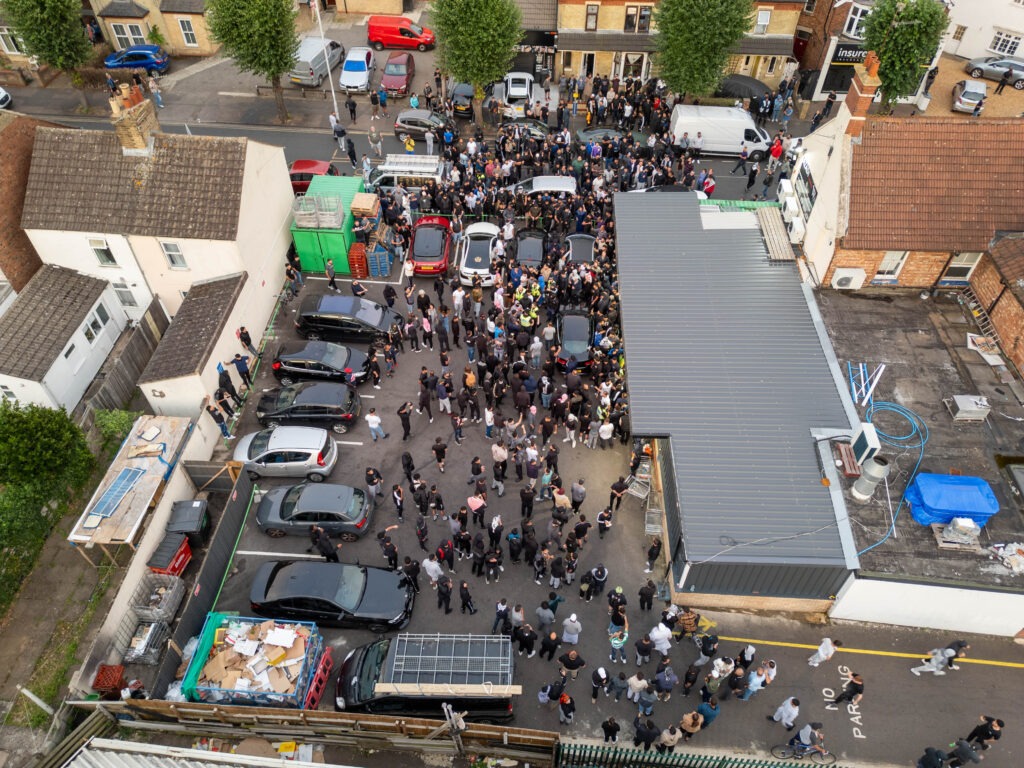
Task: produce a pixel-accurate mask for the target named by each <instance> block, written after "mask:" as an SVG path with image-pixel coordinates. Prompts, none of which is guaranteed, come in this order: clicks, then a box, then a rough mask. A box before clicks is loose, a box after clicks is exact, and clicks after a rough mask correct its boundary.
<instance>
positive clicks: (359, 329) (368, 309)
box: [295, 294, 402, 344]
mask: <svg viewBox="0 0 1024 768" xmlns="http://www.w3.org/2000/svg"><path fill="white" fill-rule="evenodd" d="M401 324H402V316H401V315H399V314H398V313H397V312H395V311H394V310H392V309H388V308H387V307H384V306H381V305H380V304H378V303H377V302H375V301H370V300H369V299H360V298H357V297H355V296H338V295H335V294H326V295H317V294H310V295H308V296H306V297H305V298H303V300H302V303H301V304H300V305H299V309H298V311H297V312H296V313H295V332H296V333H298V334H299V336H301V337H302V338H304V339H309V340H310V341H320V340H324V341H356V342H364V343H367V344H383V343H384V342H385V341H387V340H388V338H389V337H390V336H391V334H392V332H393V331H396V330H397V329H396V326H398V327H400V326H401Z"/></svg>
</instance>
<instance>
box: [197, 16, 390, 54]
mask: <svg viewBox="0 0 1024 768" xmlns="http://www.w3.org/2000/svg"><path fill="white" fill-rule="evenodd" d="M178 26H179V27H181V36H182V37H183V38H184V39H185V45H187V46H188V47H189V48H198V47H199V41H198V40H197V39H196V31H195V30H194V29H193V28H192V19H178ZM403 31H404V30H403Z"/></svg>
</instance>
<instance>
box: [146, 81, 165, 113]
mask: <svg viewBox="0 0 1024 768" xmlns="http://www.w3.org/2000/svg"><path fill="white" fill-rule="evenodd" d="M146 86H147V87H148V88H149V92H150V94H152V96H153V101H155V102H156V106H157V108H159V109H163V108H164V97H163V93H162V92H161V90H160V83H159V82H157V79H156V75H150V76H149V80H147V81H146Z"/></svg>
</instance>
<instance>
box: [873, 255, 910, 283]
mask: <svg viewBox="0 0 1024 768" xmlns="http://www.w3.org/2000/svg"><path fill="white" fill-rule="evenodd" d="M909 253H910V251H886V252H885V256H884V257H883V258H882V263H881V264H879V265H878V271H877V272H875V280H882V281H885V282H895V281H896V276H897V275H899V273H900V270H901V269H903V265H904V264H905V263H906V261H907V254H909Z"/></svg>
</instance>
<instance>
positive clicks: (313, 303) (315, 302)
mask: <svg viewBox="0 0 1024 768" xmlns="http://www.w3.org/2000/svg"><path fill="white" fill-rule="evenodd" d="M364 304H365V305H366V306H367V307H370V305H374V306H376V308H378V309H379V308H380V305H379V304H377V302H375V301H369V300H368V299H360V298H358V297H356V296H336V295H334V294H331V293H325V294H321V295H319V296H318V295H316V294H310V295H309V296H305V297H304V298H303V299H302V304H301V305H300V306H299V312H300V313H305V312H330V313H331V314H336V315H355V314H357V313H358V312H359V310H361V309H363V305H364Z"/></svg>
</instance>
